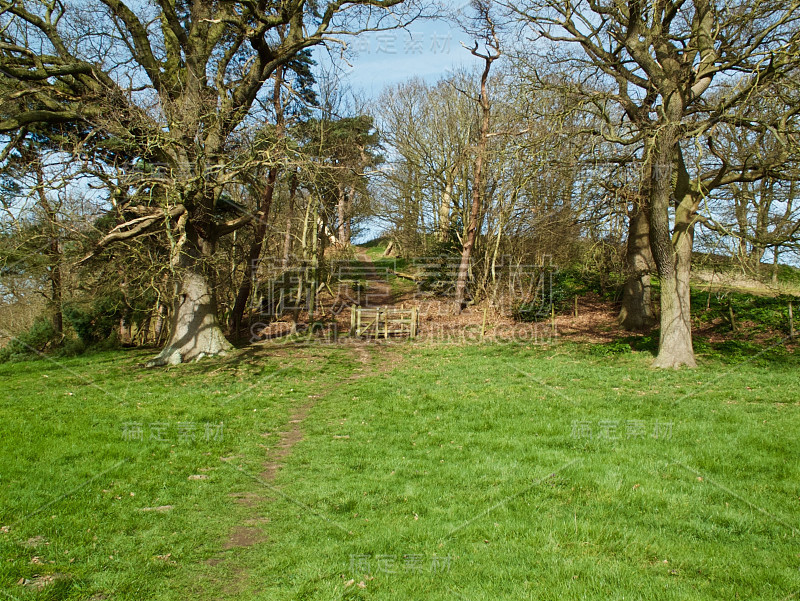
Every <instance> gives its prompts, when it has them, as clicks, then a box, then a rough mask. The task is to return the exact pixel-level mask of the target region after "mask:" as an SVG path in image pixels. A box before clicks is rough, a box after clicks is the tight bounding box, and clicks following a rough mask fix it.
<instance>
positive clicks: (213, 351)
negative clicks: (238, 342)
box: [147, 223, 233, 367]
mask: <svg viewBox="0 0 800 601" xmlns="http://www.w3.org/2000/svg"><path fill="white" fill-rule="evenodd" d="M209 229H210V228H209ZM213 255H214V242H213V240H205V239H201V238H200V237H199V236H198V234H197V232H196V230H195V229H194V227H193V226H192V224H191V223H187V224H186V242H185V244H184V248H183V252H182V253H181V255H180V262H181V263H182V277H181V281H180V284H179V287H178V290H177V294H176V298H175V306H174V309H173V311H172V319H171V327H170V336H169V340H167V344H166V346H165V347H164V349H163V350H162V351H161V353H160V354H159V355H158V356H157V357H155V358H153V359H152V360H151V361H149V362H148V363H147V367H156V366H160V365H177V364H178V363H187V362H189V361H199V360H200V359H202V358H203V357H213V356H216V355H224V354H225V353H226V352H227V351H229V350H230V349H232V348H233V347H232V345H231V344H230V343H229V342H228V341H227V340H226V339H225V336H224V335H223V333H222V329H221V328H220V325H219V320H218V319H217V299H216V295H215V294H214V288H213V271H212V267H211V259H212V257H213Z"/></svg>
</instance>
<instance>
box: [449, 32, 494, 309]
mask: <svg viewBox="0 0 800 601" xmlns="http://www.w3.org/2000/svg"><path fill="white" fill-rule="evenodd" d="M476 48H477V46H476ZM472 53H473V54H474V55H475V56H479V57H481V58H483V60H484V68H483V73H482V75H481V93H480V96H479V97H478V103H479V104H480V109H481V128H480V134H479V136H478V145H477V149H476V152H475V171H474V173H473V177H472V207H471V208H470V213H469V225H468V226H467V232H466V237H465V240H464V246H463V250H462V251H461V262H460V263H459V266H458V279H457V280H456V291H455V298H454V300H453V311H454V312H455V314H456V315H458V314H459V313H461V311H462V310H463V309H464V299H465V296H466V290H467V277H468V276H469V261H470V257H471V255H472V248H473V247H474V246H475V238H476V237H477V234H478V229H479V223H478V221H479V219H480V217H481V196H482V192H483V190H482V189H481V188H482V187H483V178H482V175H483V162H484V156H485V154H486V145H487V140H488V138H489V123H490V117H491V105H490V104H489V95H488V94H489V89H488V85H487V82H488V80H489V70H490V69H491V68H492V62H494V61H495V60H496V59H497V58H498V57H499V56H500V55H499V53H498V54H496V55H495V54H489V55H481V54H480V53H477V52H476V51H473V52H472Z"/></svg>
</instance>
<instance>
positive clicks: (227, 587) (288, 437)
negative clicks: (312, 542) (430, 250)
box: [205, 261, 391, 597]
mask: <svg viewBox="0 0 800 601" xmlns="http://www.w3.org/2000/svg"><path fill="white" fill-rule="evenodd" d="M369 264H370V266H371V265H372V263H371V261H370V262H369ZM373 272H374V267H373ZM367 280H368V281H369V282H370V283H372V282H374V284H372V285H373V286H374V287H373V288H372V290H373V291H374V292H375V293H376V294H378V293H380V291H381V290H382V286H381V284H382V283H383V284H385V282H382V280H380V278H379V277H378V276H377V274H374V277H373V278H370V277H367ZM385 285H386V286H387V288H388V284H385ZM387 297H389V298H390V297H391V294H390V293H387ZM351 351H352V353H353V355H354V358H355V359H356V360H357V362H356V364H355V365H354V366H353V369H352V370H350V371H348V372H345V373H342V376H341V378H340V379H338V380H337V381H336V382H335V383H334V385H333V386H332V387H329V388H327V389H326V390H325V393H324V394H331V393H332V392H333V391H335V390H338V389H339V388H341V387H342V386H346V385H348V384H352V383H353V382H354V381H355V380H358V379H360V378H363V377H366V376H367V375H369V374H370V373H371V372H372V371H374V370H376V369H381V365H380V364H379V361H378V356H377V355H376V353H377V351H376V350H375V348H374V347H373V346H368V345H367V344H357V345H353V347H352V348H351ZM317 398H320V397H319V396H318V395H314V397H313V398H310V399H309V401H308V402H306V403H304V404H302V405H299V406H296V407H294V408H293V409H292V410H291V413H290V414H289V417H288V420H287V422H286V423H285V424H284V425H283V427H282V428H281V431H278V432H264V433H262V434H261V436H263V437H264V438H266V439H267V440H270V441H274V440H275V437H276V436H277V441H276V442H275V444H274V445H270V448H269V449H268V451H267V452H266V456H265V457H264V461H263V462H262V464H261V468H262V471H261V472H260V473H259V474H258V477H253V479H254V480H257V481H258V482H260V483H261V485H262V488H263V491H262V490H258V489H255V490H254V488H253V487H247V489H246V490H244V491H241V492H233V493H230V494H229V495H228V496H229V497H230V498H231V500H232V501H233V502H235V503H237V504H239V505H243V506H245V507H247V508H248V509H249V511H248V513H249V514H250V517H247V518H246V519H244V520H243V521H242V522H241V523H240V524H239V525H237V526H236V527H234V528H233V530H232V531H231V532H229V533H228V536H227V537H226V538H225V539H224V540H223V541H220V543H219V549H220V553H219V554H218V555H217V556H216V557H213V558H211V559H209V560H207V561H206V562H205V563H206V564H207V565H208V566H211V567H217V566H219V567H220V568H223V569H222V570H221V571H220V572H218V573H216V574H215V575H214V576H213V578H214V579H215V580H216V582H217V583H219V584H220V585H221V588H222V591H223V593H224V594H225V595H228V596H232V597H236V596H240V595H242V594H244V593H245V592H246V591H247V590H248V586H249V578H250V574H249V571H248V570H247V569H246V568H244V567H242V566H240V565H237V562H236V558H235V555H232V554H231V551H235V550H236V549H244V548H248V547H252V546H254V545H258V544H263V543H266V542H268V540H269V538H268V535H267V533H266V531H265V525H266V524H267V523H268V522H269V518H268V517H267V515H266V513H265V512H264V511H263V510H259V506H262V504H263V503H264V502H265V501H268V500H269V498H270V496H271V495H270V489H271V488H272V489H274V490H275V491H277V492H278V493H279V494H282V493H280V491H279V490H278V489H277V488H275V487H274V482H275V480H276V479H277V477H278V474H279V473H280V470H281V468H282V467H283V466H284V464H285V463H286V462H287V461H288V459H289V458H290V457H291V454H292V449H293V448H294V446H295V445H296V444H298V443H300V442H301V441H302V440H303V437H304V432H303V424H304V422H305V420H306V418H307V417H308V415H309V413H310V411H311V410H312V408H313V407H314V402H315V400H316V399H317ZM232 459H233V457H231V458H230V460H232ZM224 574H226V575H224Z"/></svg>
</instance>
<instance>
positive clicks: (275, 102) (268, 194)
mask: <svg viewBox="0 0 800 601" xmlns="http://www.w3.org/2000/svg"><path fill="white" fill-rule="evenodd" d="M281 85H283V67H280V66H279V67H278V68H277V69H276V71H275V78H274V82H273V88H272V106H273V108H274V109H275V135H276V137H277V139H278V140H279V141H280V140H281V139H282V138H283V136H284V132H285V130H284V123H283V104H282V102H281ZM277 179H278V168H277V167H276V166H272V167H270V168H269V170H268V171H267V181H266V186H265V188H264V192H263V194H262V197H261V199H260V202H259V207H258V212H257V213H256V214H255V227H254V230H255V231H254V233H253V244H252V245H251V246H250V253H249V255H248V257H247V258H248V260H247V264H246V265H245V266H244V275H243V276H242V283H241V284H240V286H239V291H238V293H237V294H236V300H235V301H234V303H233V309H232V310H231V317H230V320H229V322H228V329H229V331H230V332H231V334H232V335H233V336H234V337H235V336H238V335H239V329H240V328H241V325H242V317H243V316H244V310H245V308H246V307H247V300H248V299H249V298H250V293H251V292H252V291H253V273H255V271H256V269H257V264H258V259H259V258H260V257H261V249H262V248H264V239H265V238H266V236H267V221H268V219H269V211H270V209H271V208H272V198H273V196H274V194H275V181H276V180H277Z"/></svg>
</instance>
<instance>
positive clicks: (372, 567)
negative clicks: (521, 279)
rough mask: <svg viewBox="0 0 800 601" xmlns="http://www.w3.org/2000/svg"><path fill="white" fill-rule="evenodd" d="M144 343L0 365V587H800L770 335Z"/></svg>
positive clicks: (645, 595)
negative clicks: (690, 340)
mask: <svg viewBox="0 0 800 601" xmlns="http://www.w3.org/2000/svg"><path fill="white" fill-rule="evenodd" d="M148 357H149V354H148V353H146V352H142V351H128V352H108V353H103V354H93V355H86V356H83V357H78V358H72V359H63V360H62V359H59V360H48V359H45V360H39V361H32V362H20V363H9V364H4V365H0V383H2V391H3V393H4V394H3V395H2V397H0V448H1V449H2V455H0V526H2V533H0V593H1V594H0V598H8V599H19V600H23V599H24V600H27V599H94V600H100V599H131V600H141V599H175V600H182V599H201V600H202V599H208V600H211V599H214V600H219V599H263V600H272V599H287V600H288V599H375V600H379V599H380V600H395V599H431V600H439V599H442V600H444V599H448V600H458V599H466V600H487V601H489V600H491V601H494V600H496V599H537V600H538V599H553V600H555V599H559V600H560V599H593V600H594V599H597V600H606V599H620V600H621V599H626V600H634V599H642V600H654V599H658V600H673V599H675V600H677V599H686V600H705V599H709V600H711V599H750V600H754V599H763V600H770V601H774V600H778V601H780V600H787V601H788V600H789V599H798V598H800V519H798V518H800V441H799V440H798V435H797V433H798V430H800V395H799V394H798V392H799V391H800V380H799V379H798V378H797V373H798V367H800V364H799V362H798V361H797V358H796V356H795V355H792V354H786V353H783V354H775V353H770V352H768V353H764V354H761V355H750V356H746V357H741V358H739V359H737V360H736V361H732V360H723V359H722V358H719V357H715V356H712V357H705V358H702V359H701V366H700V367H699V368H698V369H696V370H686V371H679V372H663V371H654V370H651V369H649V367H648V365H649V363H650V362H651V360H652V355H651V354H650V353H649V352H631V353H625V354H621V355H617V356H604V355H602V354H599V355H598V354H597V353H596V352H593V351H592V350H591V349H590V347H588V346H580V345H571V344H560V345H554V346H550V347H531V346H525V345H521V344H512V343H509V344H492V345H488V344H487V345H475V346H434V345H414V344H398V345H360V346H356V345H346V344H340V345H329V346H324V345H317V346H310V345H303V344H296V345H293V346H287V347H277V346H276V347H263V348H261V349H258V350H248V351H240V354H238V355H236V356H235V357H231V358H229V359H227V360H224V361H206V362H201V363H199V364H193V365H187V366H179V367H176V368H169V369H165V370H145V369H144V368H143V367H142V363H143V362H144V360H145V359H146V358H148ZM737 361H739V362H737ZM278 465H280V469H278Z"/></svg>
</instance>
